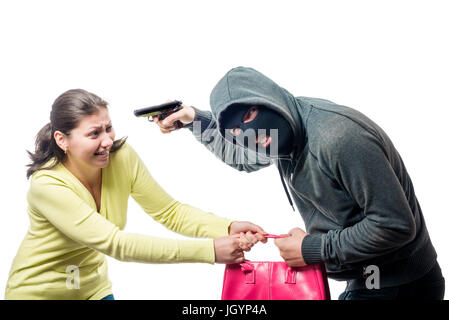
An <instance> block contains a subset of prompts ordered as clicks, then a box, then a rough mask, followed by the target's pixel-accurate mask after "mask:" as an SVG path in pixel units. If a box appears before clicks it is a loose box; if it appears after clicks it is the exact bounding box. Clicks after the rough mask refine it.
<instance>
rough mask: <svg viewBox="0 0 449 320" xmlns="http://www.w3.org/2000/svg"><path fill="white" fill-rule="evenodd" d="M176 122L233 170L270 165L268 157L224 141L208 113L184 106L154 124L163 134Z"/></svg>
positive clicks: (169, 130)
mask: <svg viewBox="0 0 449 320" xmlns="http://www.w3.org/2000/svg"><path fill="white" fill-rule="evenodd" d="M176 120H179V121H181V122H182V123H183V124H184V126H185V127H186V128H188V129H189V130H190V131H191V132H192V133H193V135H194V137H195V139H196V140H197V141H199V142H200V143H201V144H203V145H204V146H205V147H206V148H207V149H208V150H209V151H210V152H212V153H213V154H215V156H216V157H217V158H218V159H220V160H221V161H223V162H224V163H226V164H227V165H229V166H231V167H233V168H234V169H237V170H239V171H246V172H252V171H256V170H259V169H261V168H264V167H267V166H269V165H270V164H271V163H272V162H271V160H270V159H269V158H268V157H263V156H261V155H259V154H257V152H252V151H249V150H247V149H244V148H242V147H240V146H238V145H235V144H233V143H231V142H229V141H226V140H225V139H224V138H223V137H222V136H221V135H220V133H219V131H218V129H217V123H216V121H215V119H214V118H213V117H212V113H211V112H210V111H203V110H198V109H196V108H193V107H187V106H184V108H183V109H182V110H180V111H178V112H176V113H173V114H171V115H170V116H168V117H167V118H166V119H165V120H164V121H157V119H155V122H156V123H157V124H158V125H159V127H160V128H161V131H162V132H163V133H169V132H171V131H172V130H174V129H175V128H174V126H173V123H174V122H175V121H176Z"/></svg>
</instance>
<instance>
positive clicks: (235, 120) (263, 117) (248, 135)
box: [220, 104, 294, 157]
mask: <svg viewBox="0 0 449 320" xmlns="http://www.w3.org/2000/svg"><path fill="white" fill-rule="evenodd" d="M251 107H257V108H258V114H257V116H256V117H255V118H254V120H252V121H251V122H248V123H244V122H243V117H244V115H245V114H246V113H247V112H248V110H249V109H250V108H251ZM220 124H221V126H222V129H224V131H225V132H224V133H225V137H226V138H227V139H229V140H231V139H232V142H233V143H237V144H238V145H240V146H242V147H245V148H248V149H250V150H253V151H256V152H260V153H264V154H266V155H267V156H269V157H270V156H271V157H287V156H289V155H290V153H291V152H292V151H293V146H294V144H293V142H294V133H293V129H292V127H291V125H290V124H289V122H288V121H287V119H285V118H284V117H283V116H282V115H281V114H280V113H278V112H276V111H274V110H271V109H269V108H267V107H265V106H262V105H244V104H234V105H231V106H229V107H228V108H227V110H226V111H225V112H224V113H223V114H222V117H221V120H220ZM233 128H240V129H241V133H240V134H239V135H237V136H233V135H232V134H231V133H230V132H229V131H228V130H231V129H233ZM271 130H277V139H276V135H275V134H273V133H274V132H273V131H271ZM270 131H271V133H270ZM264 133H265V134H266V135H268V136H270V137H271V138H272V141H271V143H270V145H269V146H268V147H267V148H264V147H263V146H261V145H260V144H257V145H256V144H255V141H249V140H253V138H258V137H259V135H260V134H264ZM276 142H277V143H276ZM276 144H277V153H276Z"/></svg>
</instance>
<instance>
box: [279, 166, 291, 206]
mask: <svg viewBox="0 0 449 320" xmlns="http://www.w3.org/2000/svg"><path fill="white" fill-rule="evenodd" d="M278 169H279V175H280V176H281V181H282V186H283V187H284V191H285V194H286V195H287V198H288V202H290V205H291V206H292V208H293V211H295V206H294V205H293V201H292V198H291V197H290V193H289V192H288V189H287V186H286V185H285V180H284V174H283V172H282V165H281V160H279V159H278Z"/></svg>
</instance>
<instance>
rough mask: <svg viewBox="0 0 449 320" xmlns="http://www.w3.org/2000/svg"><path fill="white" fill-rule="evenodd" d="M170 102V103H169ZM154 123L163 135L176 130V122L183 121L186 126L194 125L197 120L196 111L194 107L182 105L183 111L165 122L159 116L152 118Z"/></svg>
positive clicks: (173, 114) (172, 115)
mask: <svg viewBox="0 0 449 320" xmlns="http://www.w3.org/2000/svg"><path fill="white" fill-rule="evenodd" d="M168 102H170V101H168ZM152 118H153V121H154V123H156V124H157V125H158V126H159V128H160V130H161V132H162V133H170V132H172V131H173V130H176V127H175V126H174V125H173V123H174V122H175V121H178V120H179V121H181V122H182V123H183V124H184V125H186V124H189V123H192V122H193V120H194V119H195V109H193V108H192V107H188V106H185V105H184V104H183V105H182V109H181V110H179V111H177V112H175V113H172V114H171V115H169V116H168V117H167V118H165V119H164V120H162V121H160V120H159V116H154V117H152Z"/></svg>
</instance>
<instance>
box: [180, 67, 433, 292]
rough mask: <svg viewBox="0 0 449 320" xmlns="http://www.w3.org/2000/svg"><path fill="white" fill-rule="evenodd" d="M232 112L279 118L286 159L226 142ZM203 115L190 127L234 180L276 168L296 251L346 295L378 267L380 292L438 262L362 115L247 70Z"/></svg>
mask: <svg viewBox="0 0 449 320" xmlns="http://www.w3.org/2000/svg"><path fill="white" fill-rule="evenodd" d="M235 103H240V104H248V105H255V104H257V105H264V106H266V107H268V108H272V109H274V110H276V111H278V112H280V113H281V114H282V115H283V116H284V117H285V118H286V119H287V120H288V122H289V123H290V125H291V126H292V128H293V130H294V133H295V148H294V151H293V152H292V153H291V154H290V156H289V157H287V158H284V159H270V158H267V157H264V156H261V155H260V154H257V153H255V152H251V151H250V150H246V149H244V148H242V147H240V146H237V145H234V144H232V143H230V142H228V141H226V140H224V138H223V129H222V128H221V127H220V119H221V114H222V112H223V111H224V110H225V109H226V108H227V107H228V106H230V105H232V104H235ZM210 105H211V110H212V114H211V113H210V112H208V111H201V110H196V117H195V121H194V123H193V124H192V125H190V126H188V127H189V128H190V130H192V132H193V133H194V135H195V137H196V139H197V140H198V141H200V142H201V143H202V144H203V145H205V146H206V147H207V149H209V150H210V151H211V152H213V153H214V154H215V155H216V156H217V157H218V158H219V159H221V160H222V161H224V162H225V163H227V164H228V165H230V166H232V167H234V168H235V169H237V170H240V171H246V172H252V171H256V170H259V169H261V168H264V167H267V166H269V165H270V164H272V163H274V164H275V165H276V166H277V167H278V170H279V172H280V174H281V179H282V183H283V184H284V186H285V183H286V184H287V185H288V189H289V190H290V194H291V197H292V198H293V200H294V202H295V204H296V206H297V208H298V209H299V212H300V214H301V216H302V219H303V221H304V223H305V226H306V231H307V232H308V233H309V235H307V236H306V237H305V238H304V241H303V243H302V254H303V258H304V260H305V262H306V263H307V264H313V263H325V264H326V268H327V272H328V275H329V277H330V278H333V279H336V280H348V281H349V283H348V284H349V287H348V289H358V288H362V287H364V285H365V284H364V280H363V276H364V268H365V267H366V266H369V265H376V266H377V267H379V272H380V286H381V287H389V286H395V285H400V284H404V283H408V282H411V281H413V280H416V279H418V278H420V277H421V276H423V275H424V274H425V273H426V272H427V271H429V270H430V269H431V267H432V266H433V265H434V263H435V261H436V252H435V249H434V247H433V245H432V243H431V241H430V238H429V235H428V232H427V229H426V226H425V222H424V218H423V214H422V212H421V208H420V206H419V203H418V200H417V199H416V196H415V193H414V190H413V184H412V181H411V179H410V177H409V175H408V173H407V171H406V168H405V166H404V163H403V162H402V159H401V157H400V155H399V153H398V151H397V150H396V149H395V147H394V146H393V143H392V142H391V140H390V139H389V138H388V136H387V134H386V133H385V132H384V131H383V130H382V129H381V128H380V127H379V126H378V125H376V124H375V123H374V122H373V121H371V120H370V119H368V118H367V117H366V116H365V115H363V114H362V113H360V112H358V111H356V110H354V109H351V108H348V107H345V106H341V105H338V104H335V103H333V102H331V101H327V100H323V99H316V98H308V97H294V96H293V95H292V94H290V93H289V92H288V91H287V90H285V89H283V88H281V87H280V86H278V85H277V84H276V83H274V82H273V81H272V80H270V79H269V78H267V77H266V76H264V75H263V74H261V73H260V72H258V71H256V70H254V69H251V68H244V67H238V68H234V69H232V70H230V71H229V72H228V73H227V74H226V75H225V76H224V77H223V78H222V79H221V80H220V81H219V82H218V84H217V85H216V86H215V88H214V89H213V91H212V93H211V96H210ZM284 180H285V182H284ZM286 191H287V189H286ZM287 194H288V192H287ZM288 197H289V199H290V195H288Z"/></svg>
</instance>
